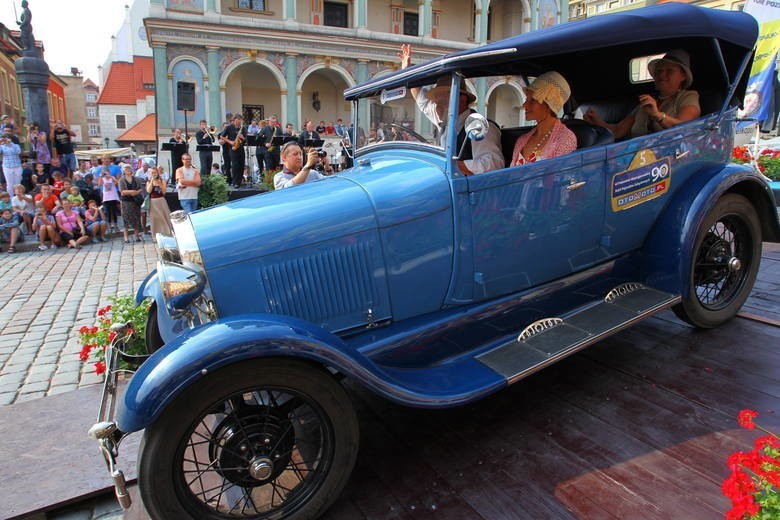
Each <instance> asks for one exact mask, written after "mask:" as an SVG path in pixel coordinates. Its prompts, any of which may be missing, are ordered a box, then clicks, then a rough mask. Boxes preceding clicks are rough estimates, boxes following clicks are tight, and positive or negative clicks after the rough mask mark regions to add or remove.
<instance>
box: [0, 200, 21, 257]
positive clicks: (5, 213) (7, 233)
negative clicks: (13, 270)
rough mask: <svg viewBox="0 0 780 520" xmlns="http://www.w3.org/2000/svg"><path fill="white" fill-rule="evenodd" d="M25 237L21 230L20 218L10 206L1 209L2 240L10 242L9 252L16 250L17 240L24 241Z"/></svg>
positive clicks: (0, 228)
mask: <svg viewBox="0 0 780 520" xmlns="http://www.w3.org/2000/svg"><path fill="white" fill-rule="evenodd" d="M23 240H24V237H23V236H22V233H21V232H20V231H19V219H17V218H16V216H15V215H14V214H13V212H11V209H10V208H7V209H4V210H2V211H0V242H8V243H9V245H8V252H9V253H13V252H14V251H16V242H22V241H23Z"/></svg>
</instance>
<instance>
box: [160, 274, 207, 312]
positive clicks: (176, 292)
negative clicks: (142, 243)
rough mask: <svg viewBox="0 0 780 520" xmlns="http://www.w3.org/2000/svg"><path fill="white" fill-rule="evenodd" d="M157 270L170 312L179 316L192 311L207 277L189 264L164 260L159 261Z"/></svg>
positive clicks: (204, 286) (166, 305) (166, 306)
mask: <svg viewBox="0 0 780 520" xmlns="http://www.w3.org/2000/svg"><path fill="white" fill-rule="evenodd" d="M157 272H158V273H159V276H160V288H161V289H162V293H163V299H164V300H165V308H166V309H167V311H168V314H170V315H171V317H173V318H179V317H181V316H183V315H185V314H188V313H191V312H192V311H191V306H192V304H193V302H194V301H195V300H196V299H197V298H198V297H199V296H200V295H201V294H203V290H204V289H205V288H206V278H205V277H204V276H203V275H202V274H201V273H199V272H198V271H195V270H194V269H191V268H189V267H187V266H184V265H180V264H174V263H171V262H164V261H161V262H158V263H157Z"/></svg>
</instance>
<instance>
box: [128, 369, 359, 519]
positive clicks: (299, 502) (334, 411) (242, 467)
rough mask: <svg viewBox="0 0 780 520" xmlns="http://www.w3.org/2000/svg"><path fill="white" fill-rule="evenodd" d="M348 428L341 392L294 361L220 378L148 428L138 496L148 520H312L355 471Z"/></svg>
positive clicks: (352, 428)
mask: <svg viewBox="0 0 780 520" xmlns="http://www.w3.org/2000/svg"><path fill="white" fill-rule="evenodd" d="M358 438H359V434H358V421H357V417H356V415H355V411H354V408H353V407H352V404H351V402H350V400H349V397H348V396H347V394H346V392H345V391H344V389H343V388H342V387H341V385H339V384H338V382H336V381H335V380H334V378H333V377H332V376H331V375H330V374H328V373H327V372H326V371H325V370H322V369H318V368H315V367H313V366H311V365H308V364H305V363H301V362H298V361H294V360H281V359H265V360H264V359H257V360H248V361H242V362H240V363H237V364H234V365H230V366H228V367H225V368H221V369H219V370H218V371H216V372H214V373H212V374H209V375H207V376H206V377H204V378H203V379H201V380H200V381H198V382H196V383H194V384H193V385H192V386H191V387H190V388H188V389H187V390H185V391H184V392H183V393H182V394H181V395H179V396H178V397H177V398H176V400H175V401H174V402H173V403H172V404H171V405H170V406H169V407H168V408H167V409H166V410H165V411H164V412H163V414H162V415H161V416H160V418H159V419H158V420H157V421H156V422H155V423H154V424H153V425H151V426H149V427H148V428H147V429H146V431H145V433H144V437H143V440H142V442H141V447H140V453H139V457H138V461H139V464H138V486H139V490H140V493H141V497H142V499H143V502H144V505H145V507H146V510H147V511H148V512H149V515H150V516H151V517H152V518H154V519H160V520H162V519H166V520H167V519H171V518H176V519H230V518H242V519H269V520H270V519H296V520H300V519H315V518H319V517H320V516H321V515H322V513H323V512H324V511H325V510H326V509H327V508H328V507H329V506H330V504H331V503H332V502H333V501H334V500H335V499H336V498H337V497H338V494H339V492H340V491H341V489H342V488H343V487H344V485H345V484H346V482H347V479H348V477H349V475H350V472H351V471H352V467H353V466H354V464H355V459H356V457H357V449H358Z"/></svg>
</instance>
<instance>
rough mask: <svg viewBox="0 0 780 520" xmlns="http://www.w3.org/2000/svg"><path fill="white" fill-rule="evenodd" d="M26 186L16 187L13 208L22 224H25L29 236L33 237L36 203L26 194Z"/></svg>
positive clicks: (19, 185)
mask: <svg viewBox="0 0 780 520" xmlns="http://www.w3.org/2000/svg"><path fill="white" fill-rule="evenodd" d="M25 191H26V190H25V189H24V186H22V185H21V184H17V185H16V186H14V196H13V197H12V198H11V207H12V209H13V211H14V213H15V214H16V216H17V218H18V219H19V221H20V222H23V223H24V226H25V228H26V229H27V234H28V235H32V232H33V230H32V219H33V217H34V216H35V203H34V202H33V198H32V197H31V196H29V195H27V193H26V192H25Z"/></svg>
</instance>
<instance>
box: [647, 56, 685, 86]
mask: <svg viewBox="0 0 780 520" xmlns="http://www.w3.org/2000/svg"><path fill="white" fill-rule="evenodd" d="M664 62H666V63H671V64H673V65H677V66H678V67H680V68H681V69H682V70H683V72H684V73H685V81H684V82H683V85H682V87H683V88H688V87H690V86H691V83H693V74H692V73H691V56H690V55H689V54H688V53H687V52H685V51H684V50H682V49H674V50H671V51H669V52H667V53H666V54H664V57H663V58H658V59H655V60H652V61H651V62H650V63H648V64H647V70H648V71H650V74H651V75H653V76H655V68H656V67H657V66H658V65H660V64H661V63H664Z"/></svg>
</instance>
